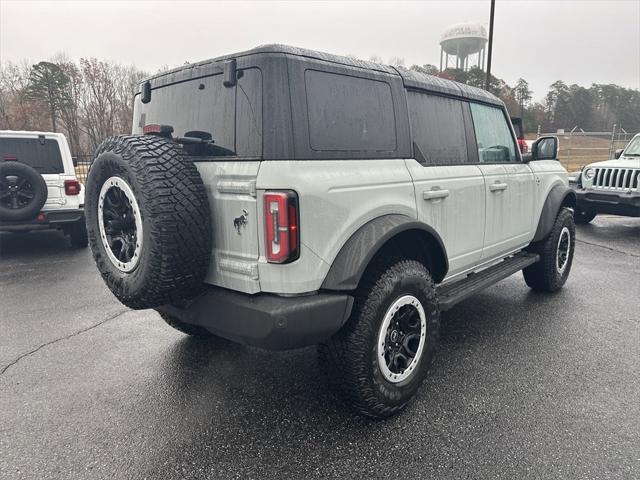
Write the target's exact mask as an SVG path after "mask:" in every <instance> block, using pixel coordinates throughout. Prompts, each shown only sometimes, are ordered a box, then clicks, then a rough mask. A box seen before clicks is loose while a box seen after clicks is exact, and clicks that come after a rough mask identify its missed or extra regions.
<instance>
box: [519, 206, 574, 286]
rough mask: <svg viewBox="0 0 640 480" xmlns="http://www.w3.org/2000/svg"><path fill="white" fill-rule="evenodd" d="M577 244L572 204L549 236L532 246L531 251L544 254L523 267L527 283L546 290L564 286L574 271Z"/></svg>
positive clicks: (560, 214) (557, 219)
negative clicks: (573, 264) (572, 266)
mask: <svg viewBox="0 0 640 480" xmlns="http://www.w3.org/2000/svg"><path fill="white" fill-rule="evenodd" d="M575 244H576V227H575V224H574V222H573V214H572V212H571V210H569V209H568V208H563V209H562V210H560V213H559V214H558V216H557V217H556V221H555V222H554V224H553V227H552V229H551V233H549V235H548V236H547V238H546V239H545V240H542V241H541V242H538V243H535V244H533V245H531V246H530V247H529V251H531V252H534V253H537V254H539V255H540V261H539V262H537V263H534V264H533V265H531V266H529V267H527V268H525V269H524V270H523V271H522V273H523V275H524V280H525V282H526V283H527V285H528V286H529V287H531V288H532V289H533V290H537V291H542V292H551V293H553V292H557V291H558V290H560V289H561V288H562V286H563V285H564V283H565V282H566V281H567V278H568V277H569V272H570V271H571V265H572V263H573V253H574V251H575Z"/></svg>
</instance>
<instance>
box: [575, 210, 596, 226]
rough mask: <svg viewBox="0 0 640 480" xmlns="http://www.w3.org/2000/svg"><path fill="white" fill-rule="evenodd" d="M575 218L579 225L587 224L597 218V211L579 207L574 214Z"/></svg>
mask: <svg viewBox="0 0 640 480" xmlns="http://www.w3.org/2000/svg"><path fill="white" fill-rule="evenodd" d="M573 218H574V220H575V222H576V223H577V224H578V225H586V224H587V223H590V222H591V221H592V220H593V219H594V218H596V213H594V212H590V211H588V210H580V209H577V210H576V211H575V213H574V214H573Z"/></svg>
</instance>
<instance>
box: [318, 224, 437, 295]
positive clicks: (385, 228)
mask: <svg viewBox="0 0 640 480" xmlns="http://www.w3.org/2000/svg"><path fill="white" fill-rule="evenodd" d="M408 230H419V231H422V232H424V233H425V234H428V235H429V236H430V237H431V238H432V239H433V242H434V247H435V248H437V249H438V250H439V252H434V253H436V254H438V255H440V256H441V257H440V258H442V259H443V261H442V262H441V263H442V267H441V268H439V271H437V272H432V275H433V276H434V280H436V281H441V280H442V279H443V278H444V276H445V275H446V274H447V271H448V270H449V263H448V260H447V252H446V249H445V247H444V243H443V242H442V239H441V238H440V235H438V233H437V232H436V231H435V230H434V229H433V228H431V227H430V226H429V225H426V224H424V223H421V222H418V221H416V220H415V219H413V218H411V217H408V216H406V215H398V214H391V215H383V216H381V217H378V218H375V219H373V220H371V221H369V222H368V223H366V224H364V225H363V226H362V227H360V228H359V229H358V230H357V231H356V232H355V233H354V234H353V235H352V236H351V238H349V240H347V242H346V243H345V244H344V245H343V247H342V249H341V250H340V252H339V253H338V255H337V256H336V258H335V260H334V261H333V263H332V265H331V268H330V269H329V272H328V273H327V276H326V277H325V279H324V282H323V284H322V288H323V289H327V290H355V289H356V288H357V286H358V284H359V283H360V279H361V278H362V275H363V274H364V271H365V269H366V268H367V266H368V265H369V262H370V261H371V259H372V258H373V257H374V256H375V254H376V253H378V251H379V250H380V249H381V248H382V247H383V246H384V245H385V244H386V243H387V242H388V241H389V240H391V239H392V238H393V237H395V236H396V235H398V234H400V233H402V232H405V231H408ZM440 270H442V271H440Z"/></svg>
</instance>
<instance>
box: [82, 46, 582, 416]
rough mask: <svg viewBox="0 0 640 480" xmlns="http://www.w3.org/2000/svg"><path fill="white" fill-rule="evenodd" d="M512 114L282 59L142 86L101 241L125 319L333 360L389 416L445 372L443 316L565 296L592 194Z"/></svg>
mask: <svg viewBox="0 0 640 480" xmlns="http://www.w3.org/2000/svg"><path fill="white" fill-rule="evenodd" d="M557 148H558V142H557V139H556V138H555V137H543V138H540V139H538V140H537V141H536V143H535V144H534V145H533V148H532V152H531V154H529V155H528V157H526V158H523V156H522V155H521V153H520V151H519V149H518V146H517V143H516V138H515V136H514V132H513V129H512V126H511V122H510V121H509V115H508V114H507V111H506V109H505V107H504V105H503V103H502V102H501V101H500V100H499V99H497V98H496V97H494V96H493V95H490V94H489V93H487V92H485V91H483V90H479V89H476V88H471V87H468V86H465V85H460V84H457V83H454V82H450V81H446V80H442V79H440V78H437V77H433V76H429V75H422V74H419V73H416V72H412V71H408V70H404V69H396V68H393V67H389V66H383V65H378V64H374V63H370V62H364V61H359V60H353V59H350V58H344V57H338V56H333V55H328V54H324V53H319V52H314V51H309V50H302V49H297V48H292V47H287V46H281V45H269V46H263V47H259V48H256V49H254V50H250V51H247V52H243V53H238V54H235V55H229V56H226V57H222V58H216V59H213V60H208V61H205V62H201V63H197V64H193V65H186V66H182V67H180V68H178V69H175V70H172V71H169V72H165V73H161V74H158V75H156V76H154V77H152V78H150V79H148V80H146V81H144V82H143V83H142V84H141V85H140V90H139V92H138V93H137V94H136V96H135V108H134V127H133V132H132V135H126V136H118V137H114V138H109V139H107V140H105V141H104V143H103V144H102V145H101V146H100V147H99V148H98V149H97V151H96V158H95V161H94V163H93V165H92V167H91V170H90V173H89V180H88V185H87V226H88V230H89V237H90V244H91V248H92V250H93V255H94V258H95V261H96V263H97V265H98V268H99V270H100V272H101V274H102V276H103V277H104V279H105V282H106V283H107V285H108V286H109V288H110V289H111V290H112V291H113V293H114V294H115V295H116V296H117V297H118V298H119V299H120V301H122V302H123V303H124V304H126V305H128V306H130V307H132V308H136V309H141V308H154V309H156V310H157V311H158V312H160V315H161V316H162V317H163V318H164V319H165V320H166V321H167V322H168V323H169V324H170V325H171V326H173V327H175V328H177V329H178V330H181V331H183V332H185V333H188V334H192V335H216V336H220V337H224V338H226V339H229V340H233V341H237V342H241V343H243V344H247V345H254V346H259V347H263V348H269V349H289V348H296V347H302V346H306V345H312V344H320V346H319V357H320V362H321V364H322V365H323V367H324V368H325V369H326V371H327V372H328V378H329V380H330V383H331V384H332V385H333V386H334V387H335V388H336V389H337V391H338V392H339V393H340V394H341V395H342V397H343V398H344V399H345V400H346V401H347V402H348V403H349V404H350V405H351V406H352V407H354V408H355V409H356V410H357V411H358V412H360V413H362V414H365V415H368V416H371V417H378V418H379V417H385V416H389V415H392V414H394V413H395V412H397V411H399V410H400V409H402V408H403V407H404V406H405V405H406V404H407V402H408V401H409V400H410V399H411V398H412V397H413V396H414V394H415V393H416V391H417V389H418V388H419V386H420V384H421V383H422V381H423V378H424V377H425V374H426V372H427V370H428V368H429V365H430V364H431V362H432V359H433V356H434V352H435V350H436V345H437V339H438V328H439V321H440V312H442V311H445V310H447V309H449V308H451V307H452V306H453V305H455V304H456V303H458V302H460V301H461V300H463V299H465V298H467V297H469V296H470V295H472V294H474V293H476V292H478V291H480V290H482V289H483V288H486V287H488V286H490V285H493V284H495V283H496V282H498V281H499V280H502V279H504V278H505V277H507V276H509V275H511V274H513V273H515V272H518V271H520V270H523V272H524V278H525V281H526V282H527V284H528V285H529V286H530V287H531V288H533V289H535V290H539V291H545V292H555V291H557V290H559V289H560V288H561V287H562V285H563V284H564V283H565V281H566V279H567V277H568V275H569V271H570V270H571V263H572V258H573V254H574V249H575V232H574V223H573V208H574V207H575V193H574V192H573V191H572V190H570V189H569V188H568V181H567V173H566V171H565V170H564V169H563V168H562V166H561V165H560V163H559V162H558V161H556V160H555V158H556V154H557Z"/></svg>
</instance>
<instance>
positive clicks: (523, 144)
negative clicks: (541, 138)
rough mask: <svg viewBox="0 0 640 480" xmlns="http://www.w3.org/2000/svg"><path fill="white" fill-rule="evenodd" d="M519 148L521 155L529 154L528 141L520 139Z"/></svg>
mask: <svg viewBox="0 0 640 480" xmlns="http://www.w3.org/2000/svg"><path fill="white" fill-rule="evenodd" d="M518 147H520V153H527V152H529V145H527V141H526V140H525V139H524V138H519V139H518Z"/></svg>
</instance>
